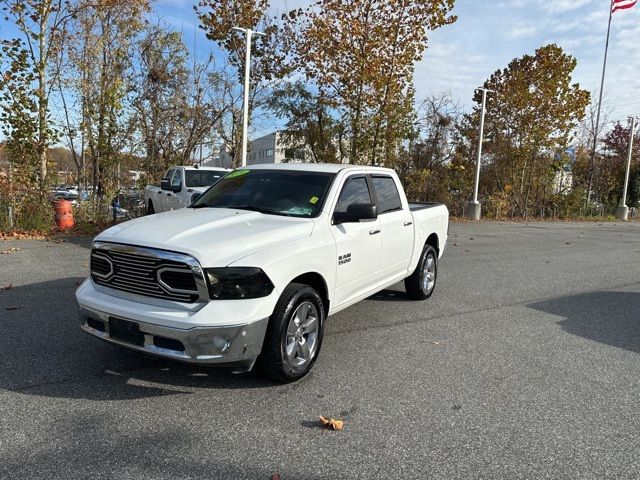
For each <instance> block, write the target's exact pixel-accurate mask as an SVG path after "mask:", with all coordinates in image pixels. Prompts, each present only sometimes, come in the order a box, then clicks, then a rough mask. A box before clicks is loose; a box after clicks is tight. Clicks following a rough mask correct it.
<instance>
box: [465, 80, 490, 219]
mask: <svg viewBox="0 0 640 480" xmlns="http://www.w3.org/2000/svg"><path fill="white" fill-rule="evenodd" d="M478 90H480V91H481V92H482V111H481V112H480V131H479V132H478V159H477V161H476V178H475V182H474V185H473V200H472V201H471V202H469V203H468V204H467V217H469V218H470V219H471V220H480V215H481V211H482V206H481V205H480V202H478V187H479V185H480V163H481V160H482V142H483V141H484V116H485V113H486V111H487V93H489V92H491V90H489V89H487V88H478V89H476V91H478Z"/></svg>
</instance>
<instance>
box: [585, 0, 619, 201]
mask: <svg viewBox="0 0 640 480" xmlns="http://www.w3.org/2000/svg"><path fill="white" fill-rule="evenodd" d="M612 18H613V0H611V4H610V5H609V26H608V27H607V42H606V44H605V47H604V63H603V64H602V80H601V82H600V99H599V100H598V113H597V114H596V124H595V126H594V129H593V148H592V149H591V161H590V162H589V186H588V188H587V204H588V203H589V202H590V201H591V186H592V183H593V167H594V162H595V159H596V148H597V147H598V135H599V133H600V132H599V131H598V130H599V128H600V111H601V109H602V94H603V93H604V77H605V75H606V73H607V56H608V55H609V36H610V35H611V19H612Z"/></svg>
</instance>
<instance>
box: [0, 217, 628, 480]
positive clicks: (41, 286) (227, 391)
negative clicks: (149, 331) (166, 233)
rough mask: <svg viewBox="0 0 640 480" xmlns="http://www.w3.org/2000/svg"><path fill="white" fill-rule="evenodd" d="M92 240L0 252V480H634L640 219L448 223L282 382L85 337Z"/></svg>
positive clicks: (17, 245)
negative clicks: (413, 293)
mask: <svg viewBox="0 0 640 480" xmlns="http://www.w3.org/2000/svg"><path fill="white" fill-rule="evenodd" d="M89 245H90V239H88V238H80V239H73V238H70V239H66V240H65V241H64V242H63V243H54V242H47V241H11V242H0V250H5V251H8V249H10V248H14V249H15V250H13V251H10V252H9V253H7V254H2V255H0V286H2V285H4V284H7V283H10V284H11V285H12V288H9V289H5V290H0V478H3V479H4V478H11V479H15V478H25V479H36V478H47V479H50V478H65V479H66V478H110V479H111V478H113V479H126V478H153V479H156V478H158V479H162V478H167V479H169V478H171V479H175V478H194V479H195V478H198V479H200V478H211V479H244V478H246V479H269V478H271V476H272V475H273V474H280V475H281V478H282V479H283V480H289V479H291V480H293V479H338V478H340V479H343V478H345V479H351V478H354V479H356V478H358V479H378V478H380V479H382V478H394V479H395V478H408V479H418V478H430V479H454V478H460V479H472V478H478V479H481V478H482V479H488V478H505V479H506V478H508V479H520V478H522V479H524V478H532V479H539V478H558V479H560V478H562V479H564V478H593V479H603V478H628V479H635V478H640V458H639V456H638V451H639V448H640V433H639V432H640V413H639V412H640V375H639V374H638V372H640V224H638V223H630V224H597V223H594V224H573V223H571V224H569V223H531V224H509V223H475V224H453V225H452V226H451V229H450V238H449V244H448V247H447V250H446V252H445V256H444V258H443V259H442V261H441V262H440V265H439V279H438V285H437V286H436V292H435V294H434V296H433V297H432V298H431V299H430V300H428V301H425V302H415V301H410V300H408V299H407V298H406V297H405V295H404V290H403V288H402V286H401V285H398V286H396V287H394V288H393V289H390V290H387V291H384V292H382V293H380V294H377V295H375V296H373V297H371V298H369V299H368V300H366V301H364V302H362V303H360V304H358V305H355V306H354V307H351V308H349V309H347V310H346V311H343V312H341V313H339V314H338V315H335V316H333V317H331V318H330V319H329V320H328V323H327V330H326V336H325V341H324V345H323V347H322V352H321V354H320V358H319V360H318V362H317V363H316V365H315V367H314V369H313V371H312V372H311V374H309V375H308V376H307V377H306V378H304V379H303V380H302V381H300V382H298V383H295V384H290V385H279V384H274V383H272V382H270V381H267V380H264V379H262V378H261V377H259V376H258V375H256V374H245V375H232V374H230V373H226V372H221V371H218V370H212V369H206V368H196V367H190V366H184V365H179V364H175V363H171V362H167V361H164V360H156V359H153V358H149V357H145V356H142V355H140V354H137V353H132V352H128V351H125V350H121V349H119V348H116V347H114V346H111V345H108V344H105V343H101V342H100V341H99V340H97V339H94V338H91V337H89V336H88V335H86V334H84V333H83V332H81V331H80V329H79V327H78V321H77V318H76V306H75V302H74V296H73V294H74V290H75V289H76V288H77V285H78V284H79V282H81V281H82V280H83V278H84V277H85V276H86V274H87V270H88V252H89V250H88V248H89ZM17 249H19V250H17ZM319 415H325V416H330V417H335V418H341V419H343V420H344V421H345V429H344V430H343V431H341V432H333V431H327V430H323V429H321V428H319V427H318V422H317V419H318V416H319Z"/></svg>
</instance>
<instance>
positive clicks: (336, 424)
mask: <svg viewBox="0 0 640 480" xmlns="http://www.w3.org/2000/svg"><path fill="white" fill-rule="evenodd" d="M320 423H322V425H323V426H325V427H327V428H333V429H334V430H336V431H340V430H342V429H343V428H344V422H343V421H342V420H336V419H335V418H326V417H323V416H322V415H320Z"/></svg>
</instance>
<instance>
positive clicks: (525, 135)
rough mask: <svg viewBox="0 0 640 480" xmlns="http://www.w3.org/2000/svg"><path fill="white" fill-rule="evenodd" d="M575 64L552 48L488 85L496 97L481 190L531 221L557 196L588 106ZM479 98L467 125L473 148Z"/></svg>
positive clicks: (491, 106)
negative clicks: (576, 131) (557, 184)
mask: <svg viewBox="0 0 640 480" xmlns="http://www.w3.org/2000/svg"><path fill="white" fill-rule="evenodd" d="M576 65H577V61H576V59H575V58H574V57H572V56H571V55H568V54H566V53H565V52H564V51H563V50H562V48H560V47H558V46H557V45H547V46H544V47H541V48H539V49H538V50H536V52H535V54H534V55H524V56H523V57H521V58H517V59H514V60H513V61H511V63H510V64H509V65H508V66H507V67H506V68H504V69H502V70H498V71H496V72H495V73H494V74H493V75H492V76H491V77H490V78H489V79H488V80H487V81H486V82H485V83H484V87H485V88H488V89H490V90H491V91H492V93H491V94H490V95H489V99H488V102H487V114H486V122H487V123H486V125H485V135H486V141H487V144H486V149H485V159H484V160H485V162H486V166H485V167H484V169H483V170H484V172H483V174H482V180H483V183H482V185H481V186H482V192H483V194H484V196H485V197H486V198H489V199H490V198H491V197H492V196H493V195H496V194H498V195H499V196H506V197H507V198H508V203H509V205H508V207H509V210H510V211H511V212H512V213H515V214H519V215H522V216H524V217H526V216H527V215H528V214H529V212H530V210H531V209H535V210H536V211H537V209H541V208H544V207H545V205H546V203H547V202H548V201H549V199H550V197H551V196H552V194H553V182H554V178H555V175H556V172H557V171H558V170H559V169H560V168H562V167H563V166H564V163H565V162H566V155H565V154H564V152H565V150H566V148H567V146H568V145H569V143H570V140H571V135H572V132H573V131H574V129H575V127H576V125H577V124H578V122H580V120H582V119H583V117H584V115H585V109H586V107H587V105H589V98H590V95H589V92H588V91H586V90H583V89H581V88H580V86H579V85H578V84H576V83H572V79H571V75H572V73H573V71H574V69H575V68H576ZM474 100H475V101H476V102H477V103H478V106H477V107H476V108H475V110H474V112H473V113H472V114H471V115H469V116H467V118H466V119H465V121H464V122H463V125H462V131H463V134H464V136H465V137H466V140H467V145H469V146H474V145H476V144H477V133H476V132H477V125H478V121H479V113H480V108H481V107H480V104H481V94H480V92H477V93H476V95H475V97H474ZM472 148H473V147H470V148H468V149H467V150H468V152H469V153H471V151H472Z"/></svg>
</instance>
